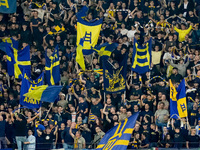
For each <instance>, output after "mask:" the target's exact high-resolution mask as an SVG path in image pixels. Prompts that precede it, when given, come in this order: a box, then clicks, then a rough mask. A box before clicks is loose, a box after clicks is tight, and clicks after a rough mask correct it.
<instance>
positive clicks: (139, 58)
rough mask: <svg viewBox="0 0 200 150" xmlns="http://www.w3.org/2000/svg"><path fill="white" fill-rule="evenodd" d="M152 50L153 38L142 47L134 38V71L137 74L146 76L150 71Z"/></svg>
mask: <svg viewBox="0 0 200 150" xmlns="http://www.w3.org/2000/svg"><path fill="white" fill-rule="evenodd" d="M151 49H152V38H151V39H150V40H149V41H148V42H147V43H145V45H140V44H139V43H138V42H137V40H136V39H135V38H134V42H133V57H132V62H133V63H132V71H134V72H137V73H139V74H144V73H146V72H148V71H149V70H150V65H151Z"/></svg>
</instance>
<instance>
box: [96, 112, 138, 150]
mask: <svg viewBox="0 0 200 150" xmlns="http://www.w3.org/2000/svg"><path fill="white" fill-rule="evenodd" d="M138 114H139V113H136V114H134V115H132V116H131V117H129V118H126V119H125V120H124V121H122V122H120V123H119V124H118V125H117V126H115V127H113V128H112V129H110V130H109V131H108V132H107V133H106V134H105V136H104V137H103V139H102V140H101V142H100V143H99V145H98V146H97V148H96V149H97V150H126V149H127V146H128V143H129V140H130V138H131V135H132V132H133V128H134V126H135V122H136V120H137V117H138Z"/></svg>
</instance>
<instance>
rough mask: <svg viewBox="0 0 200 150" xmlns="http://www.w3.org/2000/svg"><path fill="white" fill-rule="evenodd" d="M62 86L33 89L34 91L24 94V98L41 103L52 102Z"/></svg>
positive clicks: (44, 86)
mask: <svg viewBox="0 0 200 150" xmlns="http://www.w3.org/2000/svg"><path fill="white" fill-rule="evenodd" d="M61 89H62V86H48V85H42V86H38V87H36V88H34V90H32V91H30V92H28V93H26V94H24V96H26V97H29V98H32V99H36V100H40V101H42V102H50V103H52V102H54V101H55V100H56V98H57V97H58V95H59V93H60V91H61Z"/></svg>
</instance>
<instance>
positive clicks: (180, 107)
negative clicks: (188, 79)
mask: <svg viewBox="0 0 200 150" xmlns="http://www.w3.org/2000/svg"><path fill="white" fill-rule="evenodd" d="M169 82H170V117H171V118H174V119H177V118H178V116H179V117H180V118H183V117H187V116H188V113H187V103H186V91H185V79H183V80H182V82H181V83H180V84H179V86H178V88H177V90H176V88H175V87H174V85H173V84H172V82H171V80H170V81H169Z"/></svg>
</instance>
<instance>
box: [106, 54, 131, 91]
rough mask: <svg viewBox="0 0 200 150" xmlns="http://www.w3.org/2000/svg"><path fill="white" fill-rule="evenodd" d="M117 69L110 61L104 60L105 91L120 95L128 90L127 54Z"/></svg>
mask: <svg viewBox="0 0 200 150" xmlns="http://www.w3.org/2000/svg"><path fill="white" fill-rule="evenodd" d="M123 57H124V58H123V60H122V61H121V62H119V68H115V67H114V65H113V64H111V63H110V62H109V61H108V60H106V59H103V77H104V90H105V92H106V93H118V92H123V91H125V90H126V71H127V58H128V55H127V53H126V54H124V56H123Z"/></svg>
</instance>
